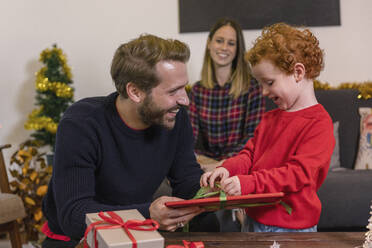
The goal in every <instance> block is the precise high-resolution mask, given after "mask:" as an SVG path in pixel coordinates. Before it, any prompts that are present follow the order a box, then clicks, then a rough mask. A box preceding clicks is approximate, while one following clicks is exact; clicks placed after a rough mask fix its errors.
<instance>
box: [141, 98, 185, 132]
mask: <svg viewBox="0 0 372 248" xmlns="http://www.w3.org/2000/svg"><path fill="white" fill-rule="evenodd" d="M179 108H180V106H179V105H177V106H174V107H172V108H169V109H161V108H159V107H158V106H157V105H156V104H155V103H154V102H153V101H152V97H151V95H147V96H146V98H145V99H144V101H143V103H142V105H141V106H140V107H139V108H138V113H139V115H140V118H141V120H142V122H143V123H145V124H146V125H149V126H151V125H160V126H163V127H165V128H167V129H172V128H173V127H174V123H175V121H176V118H175V117H174V118H169V119H165V115H166V114H167V113H168V112H170V111H174V110H177V109H179Z"/></svg>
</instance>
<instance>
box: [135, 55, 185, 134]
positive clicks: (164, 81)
mask: <svg viewBox="0 0 372 248" xmlns="http://www.w3.org/2000/svg"><path fill="white" fill-rule="evenodd" d="M156 71H157V74H158V77H159V79H160V83H159V85H158V86H156V87H155V88H153V89H152V90H151V92H150V93H149V94H147V95H146V97H145V99H144V100H143V102H142V104H141V105H140V106H139V108H138V113H139V115H140V117H141V119H142V121H143V123H145V124H147V125H154V124H158V125H161V126H164V127H165V128H167V129H172V128H173V127H174V125H175V123H176V115H177V112H178V111H179V109H180V107H181V106H187V105H189V98H188V97H187V93H186V90H185V86H186V85H187V83H188V76H187V69H186V64H185V63H183V62H179V61H160V62H158V63H157V64H156Z"/></svg>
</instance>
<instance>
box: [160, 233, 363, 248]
mask: <svg viewBox="0 0 372 248" xmlns="http://www.w3.org/2000/svg"><path fill="white" fill-rule="evenodd" d="M161 234H162V235H163V236H164V238H165V244H166V245H170V244H174V245H181V244H182V240H187V241H203V243H204V246H205V248H209V247H213V248H243V247H255V248H261V247H265V248H270V246H271V245H272V244H273V243H274V241H276V242H278V243H279V244H280V248H305V247H306V248H317V247H324V248H332V247H335V248H344V247H345V248H346V247H347V248H354V247H361V246H362V245H363V242H364V233H363V232H316V233H238V232H236V233H227V232H222V233H197V232H194V233H180V232H177V233H163V232H162V233H161Z"/></svg>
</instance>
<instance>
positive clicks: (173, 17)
mask: <svg viewBox="0 0 372 248" xmlns="http://www.w3.org/2000/svg"><path fill="white" fill-rule="evenodd" d="M340 2H341V26H333V27H317V28H312V30H313V31H314V33H315V34H316V35H317V37H318V38H319V40H320V43H321V47H322V48H324V50H325V53H326V67H325V70H324V72H323V73H322V74H321V76H320V80H322V81H327V82H329V83H330V84H332V85H337V84H339V83H341V82H345V81H359V82H362V81H367V80H372V69H371V62H370V60H371V57H372V56H371V55H372V15H371V14H370V13H371V11H372V1H371V0H354V1H350V0H340ZM294 11H295V10H294ZM178 23H179V21H178V1H177V0H158V1H153V0H135V1H134V0H132V1H129V0H63V1H60V0H59V1H57V0H31V1H30V0H1V2H0V35H1V38H0V72H1V73H0V84H1V92H0V106H1V107H0V144H5V143H11V144H12V145H13V147H12V148H11V149H8V150H6V151H5V156H6V160H7V161H9V160H8V158H9V157H10V155H11V153H13V152H14V151H15V150H16V148H17V146H18V144H19V143H21V142H22V141H24V140H26V138H27V137H28V136H29V134H30V133H31V131H26V130H24V128H23V124H24V122H25V121H26V119H27V115H28V114H29V113H30V112H31V111H32V109H34V108H35V105H34V103H35V100H34V97H35V87H34V80H35V77H34V73H35V72H36V71H37V70H38V69H39V68H40V67H41V66H42V65H41V64H40V63H39V62H38V58H39V54H40V52H41V51H42V50H43V49H45V48H47V47H51V45H52V44H53V43H57V44H58V46H59V47H61V48H62V49H63V51H64V52H65V53H66V55H67V59H68V64H69V65H70V66H71V68H72V73H73V76H74V77H73V80H74V85H73V86H74V87H75V100H78V99H81V98H83V97H87V96H94V95H106V94H108V93H110V92H112V91H113V90H114V87H113V84H112V82H111V78H110V75H109V67H110V63H111V59H112V56H113V53H114V51H115V49H116V48H117V47H118V46H119V44H121V43H124V42H127V41H129V40H130V39H133V38H135V37H137V36H138V35H139V34H141V33H152V34H155V35H159V36H162V37H167V38H177V39H181V40H183V41H185V42H186V43H188V44H189V45H190V48H191V59H190V62H189V65H188V67H189V76H190V82H195V81H196V80H197V79H198V78H199V73H200V68H201V64H202V57H203V53H204V47H205V42H206V38H207V33H206V32H200V33H186V34H180V33H179V32H178V30H179V28H178ZM258 35H259V30H254V31H244V36H245V39H246V44H247V47H248V48H249V47H250V44H251V43H252V41H253V40H254V39H255V38H256V37H257V36H258Z"/></svg>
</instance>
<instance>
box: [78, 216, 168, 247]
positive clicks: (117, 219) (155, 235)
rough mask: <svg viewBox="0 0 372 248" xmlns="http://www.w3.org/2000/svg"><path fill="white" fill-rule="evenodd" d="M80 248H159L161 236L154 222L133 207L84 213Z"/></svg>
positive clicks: (162, 241)
mask: <svg viewBox="0 0 372 248" xmlns="http://www.w3.org/2000/svg"><path fill="white" fill-rule="evenodd" d="M86 223H87V230H86V232H85V240H84V244H85V245H84V247H88V246H87V244H88V245H89V247H91V248H97V247H99V248H113V247H115V248H163V247H164V238H163V237H162V236H161V235H160V233H159V232H158V231H157V229H158V228H159V225H158V223H157V222H156V221H154V220H151V219H145V218H144V217H143V216H142V215H141V214H140V213H139V212H138V211H137V210H136V209H131V210H121V211H115V212H100V213H91V214H87V215H86Z"/></svg>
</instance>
